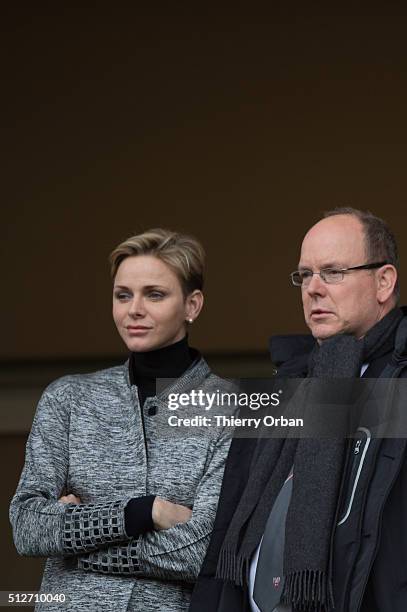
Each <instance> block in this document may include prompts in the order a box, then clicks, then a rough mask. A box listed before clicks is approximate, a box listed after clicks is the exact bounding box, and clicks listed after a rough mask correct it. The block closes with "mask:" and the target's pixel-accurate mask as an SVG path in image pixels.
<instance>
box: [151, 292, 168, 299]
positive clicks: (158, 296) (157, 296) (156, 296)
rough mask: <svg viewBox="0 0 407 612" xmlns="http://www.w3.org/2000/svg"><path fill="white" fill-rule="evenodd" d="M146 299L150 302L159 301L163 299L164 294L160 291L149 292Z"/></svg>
mask: <svg viewBox="0 0 407 612" xmlns="http://www.w3.org/2000/svg"><path fill="white" fill-rule="evenodd" d="M148 297H149V298H151V299H152V300H161V299H162V298H163V297H165V293H162V292H161V291H150V293H149V294H148Z"/></svg>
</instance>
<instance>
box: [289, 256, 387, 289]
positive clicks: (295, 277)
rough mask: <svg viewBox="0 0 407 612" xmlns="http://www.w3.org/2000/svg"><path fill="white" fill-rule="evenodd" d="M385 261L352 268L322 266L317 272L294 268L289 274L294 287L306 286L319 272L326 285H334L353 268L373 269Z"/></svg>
mask: <svg viewBox="0 0 407 612" xmlns="http://www.w3.org/2000/svg"><path fill="white" fill-rule="evenodd" d="M387 263H388V262H387V261H380V262H378V263H370V264H364V265H363V266H354V267H353V268H339V269H338V268H323V269H322V270H320V271H319V272H313V271H312V270H296V271H295V272H291V274H290V276H291V281H292V283H293V285H295V286H296V287H307V286H308V285H309V284H310V282H311V279H312V277H313V276H314V274H319V276H320V278H321V280H323V281H324V283H326V284H327V285H335V284H336V283H341V282H342V281H343V279H344V277H345V274H347V273H348V272H352V271H353V270H374V269H375V268H381V267H382V266H385V265H386V264H387Z"/></svg>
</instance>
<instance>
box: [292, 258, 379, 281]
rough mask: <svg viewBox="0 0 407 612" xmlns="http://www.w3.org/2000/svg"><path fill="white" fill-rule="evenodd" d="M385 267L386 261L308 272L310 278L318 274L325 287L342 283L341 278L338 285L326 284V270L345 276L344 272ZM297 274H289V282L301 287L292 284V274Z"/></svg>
mask: <svg viewBox="0 0 407 612" xmlns="http://www.w3.org/2000/svg"><path fill="white" fill-rule="evenodd" d="M386 265H389V262H388V261H380V262H375V263H370V264H363V265H361V266H353V267H351V268H339V269H336V268H323V269H322V270H320V271H319V272H312V270H309V271H310V272H312V276H314V274H319V276H320V278H321V280H322V281H323V282H324V283H326V284H327V285H336V284H339V283H341V282H342V281H343V278H342V280H340V281H338V283H329V282H328V283H327V282H326V280H325V279H324V276H323V274H324V272H326V271H327V270H335V271H336V272H343V273H344V274H345V273H346V272H351V271H353V270H374V269H376V268H381V267H382V266H386ZM298 273H299V270H295V271H294V272H291V274H290V278H291V282H292V284H293V285H294V287H302V286H303V283H301V284H300V285H298V284H296V283H294V278H293V275H294V274H298ZM321 273H322V276H321ZM309 282H311V279H310V281H309Z"/></svg>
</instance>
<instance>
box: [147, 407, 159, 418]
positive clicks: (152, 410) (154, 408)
mask: <svg viewBox="0 0 407 612" xmlns="http://www.w3.org/2000/svg"><path fill="white" fill-rule="evenodd" d="M148 414H149V416H154V415H155V414H157V406H150V408H149V409H148Z"/></svg>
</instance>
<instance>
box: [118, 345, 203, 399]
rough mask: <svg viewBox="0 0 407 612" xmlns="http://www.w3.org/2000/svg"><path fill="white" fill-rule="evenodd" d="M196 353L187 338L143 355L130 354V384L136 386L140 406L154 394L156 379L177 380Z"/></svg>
mask: <svg viewBox="0 0 407 612" xmlns="http://www.w3.org/2000/svg"><path fill="white" fill-rule="evenodd" d="M196 353H197V351H195V350H194V349H190V348H189V346H188V338H187V336H185V337H184V338H182V340H179V341H178V342H175V343H174V344H170V345H169V346H164V347H163V348H159V349H155V350H154V351H147V352H144V353H131V355H130V362H129V369H130V383H131V384H132V385H137V389H138V396H139V400H140V405H141V406H143V405H144V402H145V400H146V399H147V397H151V396H152V395H155V394H156V388H155V385H156V380H157V378H178V377H179V376H181V375H182V374H183V373H184V372H185V370H187V369H188V368H189V366H190V365H191V363H192V362H193V361H194V359H195V357H196Z"/></svg>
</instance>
